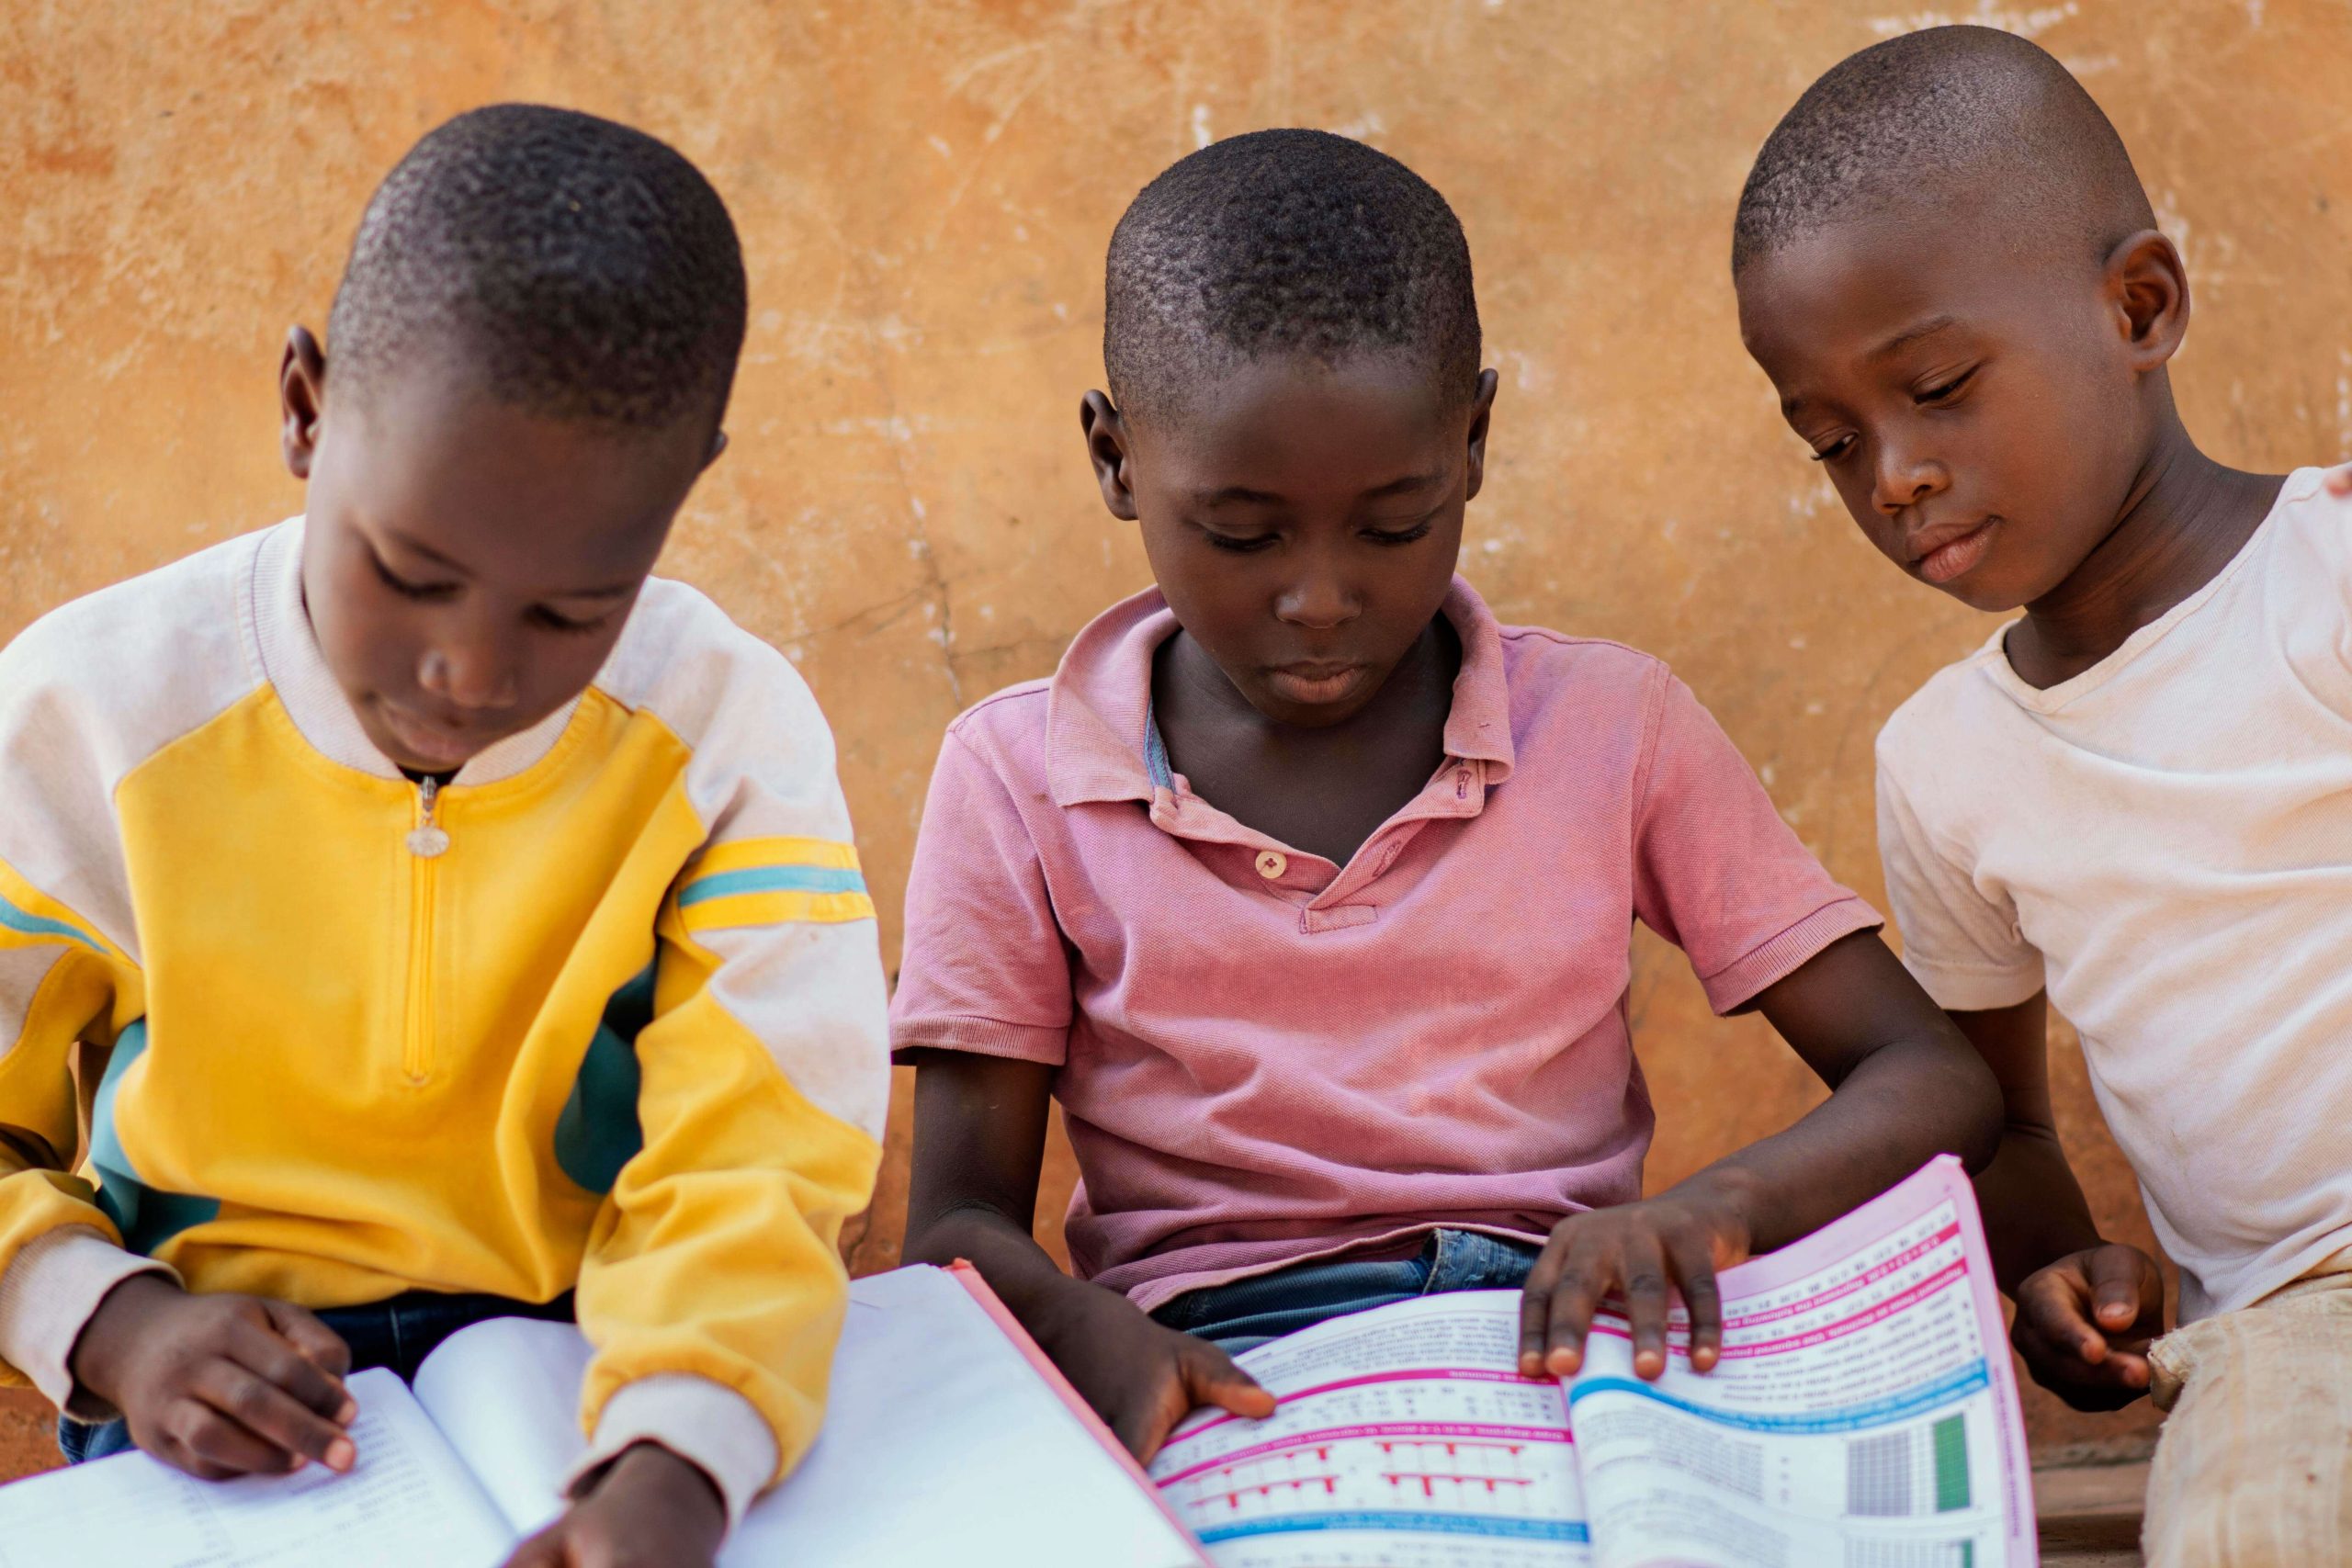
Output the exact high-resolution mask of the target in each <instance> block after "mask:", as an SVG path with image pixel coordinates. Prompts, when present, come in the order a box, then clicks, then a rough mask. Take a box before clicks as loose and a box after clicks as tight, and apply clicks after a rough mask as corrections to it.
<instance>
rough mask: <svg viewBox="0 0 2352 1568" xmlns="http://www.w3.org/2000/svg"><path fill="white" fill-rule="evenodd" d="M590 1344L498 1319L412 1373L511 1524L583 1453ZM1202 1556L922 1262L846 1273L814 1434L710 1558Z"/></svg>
mask: <svg viewBox="0 0 2352 1568" xmlns="http://www.w3.org/2000/svg"><path fill="white" fill-rule="evenodd" d="M587 1359H588V1348H587V1344H586V1342H585V1341H584V1340H582V1338H581V1337H580V1335H579V1332H578V1331H577V1330H576V1329H573V1328H571V1327H570V1326H568V1325H562V1324H548V1323H537V1322H530V1321H526V1320H520V1319H513V1318H508V1319H501V1320H498V1321H495V1322H492V1323H484V1324H478V1325H475V1326H473V1327H471V1328H469V1329H466V1330H464V1331H462V1332H460V1333H458V1334H457V1335H454V1336H452V1337H450V1338H449V1339H448V1340H447V1342H446V1343H444V1344H443V1345H442V1347H441V1348H439V1349H437V1350H435V1352H434V1353H433V1355H432V1356H431V1357H430V1358H429V1359H427V1360H426V1362H425V1364H424V1370H423V1371H422V1372H421V1373H420V1374H419V1376H418V1378H417V1384H416V1386H417V1393H418V1396H419V1397H420V1399H422V1400H423V1402H424V1405H425V1407H426V1408H427V1409H428V1410H429V1411H431V1412H432V1415H433V1417H434V1419H435V1421H436V1422H437V1423H438V1424H439V1425H440V1427H441V1428H442V1430H443V1431H444V1432H445V1433H446V1434H447V1437H448V1438H449V1441H450V1443H451V1445H452V1446H453V1447H455V1448H456V1449H457V1450H458V1452H459V1453H461V1454H462V1455H464V1456H465V1459H466V1461H467V1462H468V1463H469V1465H471V1466H472V1468H473V1469H474V1471H475V1472H476V1473H477V1474H478V1475H479V1476H480V1477H481V1483H482V1486H483V1489H484V1490H485V1491H487V1492H488V1493H490V1494H491V1495H492V1496H494V1497H496V1498H498V1499H499V1500H500V1504H501V1506H502V1507H504V1508H506V1509H508V1510H510V1514H511V1517H513V1520H514V1524H515V1528H516V1529H517V1530H518V1531H520V1532H522V1533H528V1532H529V1531H530V1530H532V1529H536V1528H537V1526H538V1525H539V1524H540V1523H541V1522H544V1520H546V1519H547V1518H549V1517H553V1516H554V1513H555V1511H556V1509H557V1507H558V1506H560V1500H559V1499H558V1497H557V1496H556V1488H557V1486H558V1484H559V1483H560V1481H561V1480H562V1478H563V1476H564V1474H565V1473H566V1472H568V1471H569V1469H570V1468H571V1465H572V1464H573V1463H574V1462H575V1461H577V1459H578V1456H579V1455H580V1453H581V1452H582V1447H583V1444H582V1439H581V1437H580V1434H579V1417H578V1415H577V1410H576V1404H575V1401H576V1399H577V1397H578V1392H579V1387H580V1377H581V1371H582V1368H584V1367H585V1366H586V1364H587ZM417 1561H424V1560H423V1559H418V1560H417ZM1199 1561H1200V1558H1199V1556H1198V1554H1197V1550H1196V1549H1195V1548H1194V1547H1193V1544H1192V1543H1191V1542H1190V1541H1189V1540H1186V1539H1185V1538H1184V1536H1183V1534H1182V1532H1181V1531H1179V1530H1178V1529H1176V1528H1175V1527H1174V1526H1172V1525H1170V1523H1169V1522H1168V1519H1167V1517H1166V1516H1165V1515H1163V1514H1162V1513H1160V1511H1159V1508H1158V1506H1156V1505H1155V1504H1154V1503H1153V1501H1152V1500H1151V1498H1150V1497H1149V1496H1148V1495H1147V1494H1146V1493H1145V1492H1144V1490H1143V1488H1142V1487H1141V1485H1140V1484H1139V1483H1137V1482H1136V1481H1135V1480H1134V1479H1133V1478H1132V1477H1131V1476H1130V1475H1129V1474H1128V1473H1127V1472H1126V1471H1125V1469H1124V1468H1122V1467H1121V1466H1120V1465H1119V1464H1118V1463H1117V1462H1116V1461H1114V1460H1113V1459H1112V1457H1111V1456H1110V1455H1109V1454H1107V1453H1105V1452H1104V1451H1103V1449H1102V1447H1101V1445H1100V1444H1099V1443H1098V1442H1097V1441H1096V1440H1095V1438H1094V1437H1093V1435H1092V1434H1091V1432H1089V1431H1088V1430H1087V1428H1086V1427H1084V1426H1083V1425H1082V1424H1081V1423H1080V1420H1079V1418H1078V1417H1077V1416H1075V1415H1073V1414H1072V1413H1071V1412H1070V1411H1069V1409H1068V1408H1066V1407H1065V1406H1064V1405H1063V1404H1062V1403H1061V1401H1060V1399H1059V1398H1058V1397H1057V1395H1056V1393H1054V1391H1053V1390H1052V1389H1050V1388H1049V1387H1048V1386H1047V1385H1046V1383H1045V1382H1044V1381H1043V1380H1042V1379H1040V1378H1039V1377H1038V1375H1037V1374H1036V1372H1035V1371H1034V1370H1033V1369H1032V1368H1031V1367H1030V1365H1029V1363H1028V1361H1027V1359H1025V1358H1024V1357H1023V1355H1022V1353H1021V1352H1020V1351H1019V1350H1018V1349H1017V1348H1014V1346H1013V1345H1012V1342H1011V1341H1009V1340H1008V1339H1006V1337H1004V1335H1003V1334H1002V1333H1001V1332H1000V1331H999V1330H998V1328H997V1326H996V1325H995V1324H994V1323H993V1322H992V1321H991V1320H990V1319H989V1316H988V1314H987V1313H985V1312H984V1311H982V1310H981V1308H980V1306H979V1304H978V1303H976V1302H974V1301H973V1300H972V1298H971V1296H970V1295H969V1294H968V1293H967V1292H966V1291H965V1290H964V1288H963V1287H962V1286H961V1285H959V1284H957V1283H956V1281H955V1280H954V1279H952V1278H951V1277H950V1276H948V1275H947V1274H946V1273H944V1271H942V1270H940V1269H922V1268H916V1269H898V1270H895V1271H893V1272H891V1273H888V1274H878V1275H875V1276H873V1277H871V1278H869V1279H865V1280H855V1281H854V1282H853V1283H852V1285H851V1287H850V1306H849V1315H848V1318H847V1320H846V1321H845V1322H844V1324H843V1325H842V1343H841V1348H840V1350H839V1352H838V1353H837V1354H836V1355H835V1357H834V1359H833V1382H832V1391H831V1395H830V1397H829V1398H828V1399H827V1401H826V1411H825V1426H824V1430H823V1432H822V1433H821V1434H820V1437H819V1438H818V1439H817V1446H816V1448H815V1449H814V1450H811V1451H810V1453H809V1457H808V1459H807V1460H806V1461H803V1462H802V1464H801V1466H800V1468H799V1469H798V1470H797V1471H796V1472H794V1474H793V1475H792V1477H791V1478H790V1479H789V1480H787V1481H786V1483H784V1484H783V1485H782V1486H781V1487H779V1488H777V1489H776V1490H775V1492H773V1493H770V1494H769V1495H767V1496H766V1497H764V1498H763V1499H762V1500H761V1501H760V1502H759V1503H758V1504H757V1505H756V1506H753V1508H752V1512H751V1515H750V1516H749V1517H747V1518H746V1519H745V1520H744V1522H743V1526H742V1528H741V1529H740V1530H738V1531H737V1533H736V1535H735V1537H734V1538H733V1539H732V1540H730V1541H729V1543H728V1546H727V1550H726V1551H724V1552H723V1553H721V1555H720V1558H719V1562H720V1565H721V1568H768V1565H771V1564H773V1565H775V1568H783V1565H786V1564H789V1565H791V1568H854V1565H856V1568H862V1565H865V1564H874V1565H876V1568H885V1565H888V1568H900V1565H903V1564H907V1563H922V1562H954V1563H956V1565H957V1568H1106V1565H1113V1564H1115V1565H1118V1568H1188V1565H1190V1564H1194V1563H1197V1562H1199ZM337 1568H348V1565H347V1564H338V1565H337Z"/></svg>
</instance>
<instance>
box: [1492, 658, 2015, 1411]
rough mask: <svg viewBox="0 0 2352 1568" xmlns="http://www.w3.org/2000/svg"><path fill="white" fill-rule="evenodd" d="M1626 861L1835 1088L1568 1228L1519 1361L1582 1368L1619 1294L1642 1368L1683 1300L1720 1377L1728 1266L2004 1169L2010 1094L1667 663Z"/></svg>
mask: <svg viewBox="0 0 2352 1568" xmlns="http://www.w3.org/2000/svg"><path fill="white" fill-rule="evenodd" d="M1645 717H1646V723H1647V726H1648V731H1649V734H1650V737H1651V740H1650V745H1649V749H1648V751H1647V754H1646V756H1645V758H1644V759H1643V761H1642V764H1641V766H1640V768H1639V769H1638V771H1637V773H1636V775H1635V784H1634V795H1633V816H1632V820H1631V823H1630V840H1631V841H1630V842H1629V844H1628V846H1627V849H1628V852H1629V853H1630V855H1631V857H1632V862H1633V871H1634V877H1633V903H1634V915H1635V916H1636V918H1638V919H1640V920H1641V921H1642V923H1643V924H1645V925H1646V926H1648V927H1649V928H1650V929H1651V930H1653V931H1657V933H1658V934H1659V935H1660V936H1662V937H1665V938H1666V939H1667V940H1668V941H1669V942H1674V943H1675V944H1676V945H1678V946H1679V947H1680V948H1681V949H1682V950H1683V952H1684V953H1686V954H1687V955H1688V956H1689V957H1690V960H1691V967H1692V969H1693V970H1694V971H1696V972H1697V974H1698V976H1699V978H1700V983H1701V984H1702V986H1704V987H1706V991H1707V999H1708V1000H1709V1002H1710V1003H1712V1004H1713V1007H1714V1008H1715V1010H1717V1011H1718V1012H1724V1013H1728V1012H1735V1011H1739V1010H1744V1009H1747V1008H1750V1007H1753V1008H1757V1009H1758V1010H1761V1011H1762V1012H1763V1014H1764V1016H1765V1017H1766V1018H1768V1019H1769V1020H1770V1021H1771V1023H1772V1025H1773V1027H1774V1028H1775V1029H1777V1030H1779V1031H1780V1032H1781V1037H1782V1038H1783V1039H1785V1040H1786V1041H1788V1043H1790V1044H1791V1045H1792V1046H1793V1047H1795V1049H1796V1051H1797V1054H1798V1055H1801V1056H1803V1057H1804V1061H1805V1064H1806V1065H1807V1066H1810V1067H1812V1068H1813V1070H1814V1072H1815V1075H1817V1076H1818V1077H1820V1078H1821V1080H1822V1081H1823V1082H1824V1083H1826V1084H1827V1085H1828V1086H1829V1088H1830V1091H1831V1092H1830V1095H1829V1098H1828V1099H1827V1100H1826V1101H1824V1102H1823V1103H1822V1104H1820V1105H1819V1106H1816V1107H1815V1109H1814V1110H1813V1111H1811V1112H1810V1113H1809V1114H1807V1115H1806V1116H1805V1117H1804V1118H1803V1119H1802V1120H1800V1121H1799V1122H1797V1123H1796V1124H1795V1125H1794V1126H1792V1127H1791V1128H1789V1129H1788V1130H1787V1131H1785V1132H1782V1133H1780V1134H1775V1135H1773V1136H1771V1137H1770V1138H1766V1139H1763V1140H1762V1141H1760V1142H1758V1143H1757V1144H1754V1145H1750V1146H1749V1147H1747V1148H1745V1149H1742V1150H1740V1151H1739V1152H1738V1153H1736V1154H1733V1155H1730V1156H1726V1157H1725V1158H1724V1159H1720V1160H1718V1161H1716V1162H1715V1163H1714V1164H1713V1165H1711V1166H1709V1167H1708V1168H1706V1169H1704V1170H1702V1171H1700V1172H1698V1173H1697V1174H1696V1175H1694V1176H1692V1177H1691V1179H1689V1180H1687V1181H1683V1182H1680V1183H1678V1184H1677V1185H1676V1186H1674V1187H1673V1188H1670V1189H1669V1190H1667V1191H1665V1192H1662V1193H1659V1194H1658V1195H1657V1196H1656V1197H1654V1198H1651V1199H1649V1200H1647V1201H1644V1202H1639V1203H1632V1204H1627V1205H1624V1206H1623V1207H1620V1208H1615V1209H1610V1210H1603V1211H1599V1212H1595V1213H1584V1214H1573V1215H1570V1216H1569V1217H1568V1218H1567V1219H1566V1220H1563V1221H1562V1222H1561V1223H1560V1224H1559V1225H1558V1226H1556V1227H1555V1229H1554V1231H1553V1233H1552V1236H1551V1239H1550V1241H1549V1242H1548V1243H1547V1244H1546V1245H1545V1247H1544V1254H1543V1256H1542V1257H1541V1258H1539V1259H1538V1260H1537V1262H1536V1265H1535V1268H1534V1269H1533V1270H1532V1272H1531V1273H1530V1275H1529V1277H1528V1281H1527V1289H1526V1293H1525V1296H1524V1298H1523V1301H1522V1304H1521V1319H1520V1329H1521V1333H1520V1347H1521V1349H1520V1363H1521V1368H1522V1370H1524V1371H1526V1372H1527V1373H1528V1374H1529V1375H1531V1376H1532V1375H1534V1374H1536V1373H1537V1372H1539V1371H1544V1370H1546V1369H1548V1370H1550V1371H1553V1372H1554V1373H1555V1374H1558V1375H1566V1374H1567V1373H1570V1372H1573V1371H1576V1370H1577V1367H1579V1366H1581V1365H1582V1364H1583V1357H1584V1337H1585V1332H1586V1330H1587V1328H1588V1327H1589V1325H1590V1323H1591V1321H1592V1314H1593V1313H1594V1311H1595V1310H1596V1309H1597V1308H1598V1307H1599V1305H1600V1300H1601V1298H1602V1296H1603V1295H1604V1294H1605V1293H1607V1292H1609V1291H1611V1290H1612V1289H1622V1291H1623V1295H1624V1299H1625V1309H1626V1317H1627V1319H1628V1322H1629V1324H1630V1325H1631V1327H1632V1330H1633V1337H1634V1371H1636V1372H1638V1373H1640V1374H1641V1375H1642V1376H1645V1377H1657V1376H1658V1375H1659V1374H1660V1373H1662V1372H1663V1371H1665V1370H1666V1317H1667V1307H1668V1295H1669V1292H1670V1291H1671V1290H1672V1289H1673V1288H1676V1287H1679V1290H1680V1292H1681V1295H1682V1298H1683V1301H1684V1303H1685V1304H1686V1306H1687V1307H1688V1308H1689V1310H1690V1314H1691V1366H1692V1367H1693V1368H1694V1369H1695V1370H1697V1371H1708V1370H1710V1369H1711V1368H1713V1365H1714V1364H1715V1361H1716V1359H1717V1357H1718V1354H1719V1353H1720V1350H1721V1346H1722V1337H1723V1335H1722V1326H1721V1324H1722V1305H1721V1302H1720V1299H1719V1293H1718V1291H1717V1288H1716V1285H1715V1279H1714V1275H1715V1270H1717V1269H1722V1268H1724V1267H1726V1266H1728V1265H1730V1264H1732V1263H1736V1262H1737V1261H1739V1260H1740V1259H1742V1258H1747V1256H1748V1255H1749V1254H1750V1253H1752V1252H1756V1251H1759V1250H1766V1249H1770V1248H1772V1247H1779V1246H1781V1245H1783V1244H1784V1243H1787V1242H1790V1241H1793V1240H1795V1239H1797V1238H1798V1237H1799V1236H1802V1235H1805V1234H1806V1233H1807V1232H1810V1231H1812V1230H1815V1229H1817V1228H1818V1227H1819V1226H1821V1225H1822V1224H1826V1223H1827V1222H1828V1221H1830V1220H1832V1219H1834V1218H1836V1217H1837V1216H1838V1215H1839V1214H1842V1213H1846V1212H1847V1211H1848V1210H1849V1209H1851V1208H1852V1207H1854V1206H1855V1205H1856V1204H1858V1203H1860V1202H1862V1201H1866V1200H1868V1199H1870V1198H1872V1197H1875V1196H1876V1195H1877V1194H1879V1193H1880V1192H1883V1191H1884V1190H1886V1189H1887V1188H1889V1187H1891V1186H1893V1185H1894V1183H1895V1182H1897V1181H1899V1180H1901V1179H1903V1178H1904V1177H1905V1176H1908V1175H1909V1174H1910V1173H1911V1172H1912V1171H1914V1170H1916V1169H1917V1168H1919V1167H1920V1166H1921V1165H1923V1164H1925V1163H1926V1162H1927V1161H1928V1159H1929V1158H1930V1157H1932V1156H1935V1155H1937V1154H1940V1153H1946V1152H1950V1153H1954V1154H1958V1155H1960V1156H1962V1159H1963V1160H1965V1161H1966V1162H1967V1163H1968V1164H1969V1165H1970V1166H1971V1167H1972V1168H1973V1167H1976V1166H1981V1165H1983V1164H1985V1162H1986V1161H1987V1160H1989V1159H1990V1158H1991V1157H1992V1156H1993V1151H1994V1147H1995V1143H1996V1138H1997V1136H1998V1133H1999V1128H2000V1107H1999V1100H1998V1093H1999V1091H1998V1089H1996V1086H1995V1084H1994V1082H1993V1078H1992V1075H1991V1074H1990V1073H1989V1072H1988V1071H1987V1070H1986V1069H1985V1064H1984V1063H1983V1062H1981V1061H1980V1060H1978V1059H1977V1057H1976V1055H1975V1053H1974V1052H1973V1051H1971V1050H1970V1049H1969V1047H1968V1043H1967V1042H1966V1041H1965V1040H1964V1039H1962V1037H1961V1035H1960V1033H1959V1032H1958V1031H1957V1030H1955V1029H1954V1028H1953V1027H1952V1025H1951V1021H1950V1020H1948V1019H1947V1018H1945V1016H1944V1015H1943V1013H1942V1012H1941V1011H1940V1010H1938V1008H1937V1007H1936V1005H1935V1003H1934V1002H1933V1001H1931V1000H1930V999H1929V998H1928V995H1927V994H1926V993H1925V992H1924V991H1922V990H1921V989H1920V988H1919V986H1918V984H1917V982H1916V981H1915V980H1913V979H1912V978H1911V977H1910V976H1909V975H1907V974H1906V973H1905V971H1904V968H1903V966H1902V965H1901V964H1898V963H1896V962H1895V959H1894V954H1892V953H1889V952H1888V951H1887V950H1886V947H1885V944H1884V943H1883V942H1880V941H1879V940H1878V938H1877V937H1876V936H1875V935H1874V934H1872V932H1871V928H1875V927H1876V926H1877V924H1878V919H1877V917H1876V914H1875V912H1874V911H1872V910H1871V908H1870V907H1869V906H1868V905H1866V904H1864V903H1862V901H1861V900H1860V899H1859V898H1856V897H1854V896H1853V895H1852V894H1850V893H1849V892H1848V891H1847V890H1846V889H1845V888H1843V887H1841V886H1838V884H1837V883H1836V882H1835V881H1834V880H1832V879H1831V878H1830V876H1829V874H1827V873H1826V872H1825V871H1824V870H1823V869H1822V868H1821V864H1820V863H1819V862H1818V861H1816V860H1815V859H1814V858H1813V856H1812V854H1811V853H1810V852H1808V851H1807V850H1806V849H1805V847H1804V845H1803V844H1801V843H1799V842H1798V841H1797V839H1796V835H1795V834H1793V833H1792V832H1791V831H1790V830H1789V828H1788V825H1787V823H1785V822H1783V821H1782V820H1781V815H1780V812H1779V810H1778V809H1777V808H1776V807H1774V806H1773V804H1772V801H1771V798H1770V796H1769V795H1766V794H1765V793H1764V788H1763V786H1762V784H1759V783H1758V782H1757V778H1756V775H1755V774H1754V773H1752V772H1750V771H1749V769H1748V767H1747V761H1745V760H1744V759H1743V758H1742V757H1741V756H1740V755H1739V752H1738V750H1737V749H1736V747H1734V746H1733V745H1732V743H1731V740H1730V738H1729V737H1727V736H1725V735H1724V732H1723V730H1722V728H1721V727H1719V726H1718V725H1717V724H1716V723H1715V722H1714V720H1713V718H1712V717H1711V716H1709V715H1708V713H1707V711H1706V710H1705V709H1704V708H1703V707H1702V706H1700V705H1699V702H1698V699H1697V698H1695V697H1693V696H1692V695H1691V693H1690V691H1689V689H1688V688H1686V687H1685V686H1683V684H1682V683H1681V682H1679V681H1676V680H1674V679H1673V678H1672V677H1671V676H1668V675H1667V674H1666V673H1665V672H1664V671H1663V670H1662V669H1661V670H1660V671H1658V672H1657V676H1656V678H1655V679H1654V681H1653V683H1652V690H1651V700H1650V705H1649V709H1648V713H1647V715H1646V716H1645Z"/></svg>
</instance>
